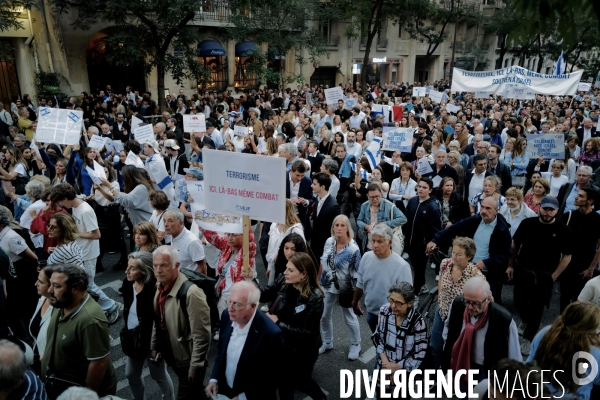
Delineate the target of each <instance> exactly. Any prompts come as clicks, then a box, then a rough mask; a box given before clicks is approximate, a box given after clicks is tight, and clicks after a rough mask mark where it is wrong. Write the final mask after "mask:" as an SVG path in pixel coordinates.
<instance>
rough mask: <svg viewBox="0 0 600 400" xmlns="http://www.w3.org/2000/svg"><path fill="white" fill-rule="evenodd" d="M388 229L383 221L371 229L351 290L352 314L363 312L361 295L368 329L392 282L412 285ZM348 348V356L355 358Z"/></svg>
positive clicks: (384, 301) (405, 265)
mask: <svg viewBox="0 0 600 400" xmlns="http://www.w3.org/2000/svg"><path fill="white" fill-rule="evenodd" d="M392 235H393V231H392V228H390V227H389V226H387V225H386V224H385V223H381V224H379V225H375V226H374V227H373V229H371V241H372V243H371V249H372V250H373V251H369V252H366V253H365V255H364V256H363V258H362V259H361V260H360V266H359V267H358V276H357V278H358V280H357V282H356V288H355V289H354V299H353V300H352V308H353V309H354V313H355V314H356V315H363V314H364V311H363V309H362V307H361V305H360V298H361V297H362V295H363V293H364V294H365V308H366V312H367V323H368V324H369V328H371V331H372V332H375V328H376V327H377V318H378V315H379V309H380V308H381V306H382V305H384V304H386V303H387V293H388V289H389V288H390V286H391V285H393V284H394V283H396V282H408V283H410V284H411V285H412V283H413V279H412V273H411V270H410V266H409V265H408V263H407V262H406V261H405V260H404V259H403V258H402V257H400V256H399V255H398V254H396V253H395V252H393V251H392ZM356 347H357V348H358V349H356V358H358V353H359V352H360V344H358V345H356ZM352 350H353V349H350V354H348V359H355V358H353V357H352V356H353V355H352Z"/></svg>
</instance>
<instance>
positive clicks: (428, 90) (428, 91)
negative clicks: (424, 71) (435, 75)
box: [425, 86, 433, 94]
mask: <svg viewBox="0 0 600 400" xmlns="http://www.w3.org/2000/svg"><path fill="white" fill-rule="evenodd" d="M432 90H433V86H425V93H427V94H429V93H430V92H431V91H432Z"/></svg>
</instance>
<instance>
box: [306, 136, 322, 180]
mask: <svg viewBox="0 0 600 400" xmlns="http://www.w3.org/2000/svg"><path fill="white" fill-rule="evenodd" d="M306 149H307V151H308V153H307V154H306V159H307V160H308V162H309V163H310V172H311V175H312V176H315V175H316V174H318V173H319V171H321V164H323V159H324V158H325V157H323V155H322V154H321V153H319V145H318V144H317V142H315V141H314V140H307V141H306Z"/></svg>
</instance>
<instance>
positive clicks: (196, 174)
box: [183, 167, 204, 181]
mask: <svg viewBox="0 0 600 400" xmlns="http://www.w3.org/2000/svg"><path fill="white" fill-rule="evenodd" d="M183 172H185V173H186V174H192V175H194V178H196V179H198V180H199V181H201V180H204V171H202V169H201V168H198V167H192V168H184V169H183Z"/></svg>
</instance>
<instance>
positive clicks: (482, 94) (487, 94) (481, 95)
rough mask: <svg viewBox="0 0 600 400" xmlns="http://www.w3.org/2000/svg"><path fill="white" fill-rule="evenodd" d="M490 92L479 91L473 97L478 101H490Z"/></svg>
mask: <svg viewBox="0 0 600 400" xmlns="http://www.w3.org/2000/svg"><path fill="white" fill-rule="evenodd" d="M490 94H492V93H490V92H487V91H485V90H477V91H475V92H474V93H473V97H474V98H476V99H489V98H490Z"/></svg>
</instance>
